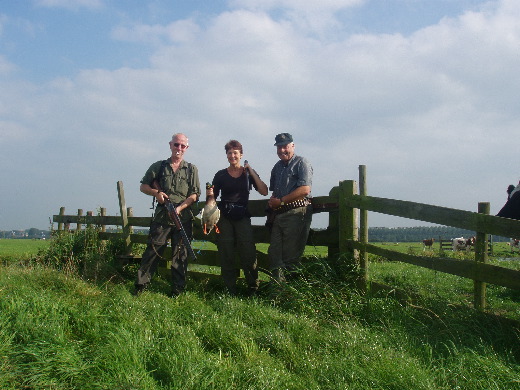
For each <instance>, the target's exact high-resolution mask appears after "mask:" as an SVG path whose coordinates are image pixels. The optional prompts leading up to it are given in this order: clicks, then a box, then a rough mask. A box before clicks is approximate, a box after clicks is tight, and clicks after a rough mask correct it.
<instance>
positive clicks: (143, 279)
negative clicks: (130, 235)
mask: <svg viewBox="0 0 520 390" xmlns="http://www.w3.org/2000/svg"><path fill="white" fill-rule="evenodd" d="M188 148H189V145H188V138H187V137H186V136H185V135H184V134H182V133H177V134H174V135H173V137H172V140H171V141H170V150H171V156H170V157H169V158H168V159H167V160H162V161H157V162H155V163H153V164H152V165H151V166H150V168H148V170H147V171H146V173H145V175H144V177H143V178H142V179H141V187H140V190H141V192H143V193H145V194H147V195H150V196H153V197H154V198H155V199H154V204H155V201H157V207H156V209H155V213H154V217H153V220H152V224H151V225H150V232H149V234H148V242H147V247H146V249H145V251H144V253H143V257H142V260H141V267H140V268H139V270H138V271H137V281H136V283H135V289H136V294H139V293H141V292H142V291H143V290H145V289H146V288H147V287H148V285H149V283H150V281H151V279H152V276H153V274H154V273H155V271H156V270H157V266H158V263H159V261H160V260H161V259H162V258H163V257H162V255H163V252H164V249H165V248H166V246H167V242H168V239H169V238H170V239H171V243H172V252H173V259H172V266H171V271H172V284H173V286H172V287H173V289H172V296H173V297H175V296H177V295H179V294H180V293H181V292H182V291H183V290H184V288H185V286H186V273H187V268H188V251H187V248H186V247H185V246H184V245H183V242H182V238H181V233H180V231H179V229H177V228H176V227H175V224H174V222H173V221H172V220H171V219H170V217H169V215H168V211H167V209H166V207H165V205H164V203H165V201H166V200H167V199H169V200H170V202H171V203H173V204H174V205H175V207H176V210H177V214H178V215H179V216H180V220H181V223H182V226H183V227H184V231H185V232H186V235H187V236H188V238H189V240H190V241H191V240H192V238H193V223H192V221H193V213H192V211H191V205H192V204H193V203H195V202H196V201H197V199H198V198H199V196H200V183H199V174H198V170H197V167H196V166H195V165H193V164H191V163H188V162H186V161H184V154H185V153H186V151H187V150H188ZM157 184H159V186H157ZM157 188H159V189H157Z"/></svg>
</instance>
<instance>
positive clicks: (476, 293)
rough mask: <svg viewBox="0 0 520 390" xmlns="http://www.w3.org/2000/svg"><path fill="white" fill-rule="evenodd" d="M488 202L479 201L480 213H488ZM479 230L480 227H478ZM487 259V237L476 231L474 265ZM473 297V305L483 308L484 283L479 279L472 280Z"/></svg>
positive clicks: (484, 306)
mask: <svg viewBox="0 0 520 390" xmlns="http://www.w3.org/2000/svg"><path fill="white" fill-rule="evenodd" d="M489 210H490V205H489V202H479V204H478V212H479V213H480V214H489ZM479 230H480V229H479ZM487 261H488V237H487V234H486V232H481V231H478V232H477V236H476V240H475V266H478V263H483V264H485V263H487ZM473 298H474V303H473V304H474V306H475V309H477V310H484V309H485V308H486V283H485V282H481V281H480V280H474V281H473Z"/></svg>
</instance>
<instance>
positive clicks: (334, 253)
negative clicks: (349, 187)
mask: <svg viewBox="0 0 520 390" xmlns="http://www.w3.org/2000/svg"><path fill="white" fill-rule="evenodd" d="M329 196H330V197H331V198H332V199H334V200H335V202H336V203H338V204H339V201H340V199H339V187H332V189H331V190H330V191H329ZM327 229H328V230H329V231H330V234H334V235H336V236H338V235H339V214H338V213H337V212H329V226H328V227H327ZM338 256H339V246H338V245H329V246H328V257H329V259H332V258H337V257H338Z"/></svg>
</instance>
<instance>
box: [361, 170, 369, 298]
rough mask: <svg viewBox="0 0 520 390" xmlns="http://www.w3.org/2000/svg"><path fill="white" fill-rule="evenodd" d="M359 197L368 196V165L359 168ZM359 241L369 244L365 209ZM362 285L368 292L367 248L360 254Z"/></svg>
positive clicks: (362, 210)
mask: <svg viewBox="0 0 520 390" xmlns="http://www.w3.org/2000/svg"><path fill="white" fill-rule="evenodd" d="M359 195H361V196H366V195H367V167H366V165H360V166H359ZM359 241H360V242H361V243H362V244H365V245H366V244H368V211H367V210H364V209H360V210H359ZM359 261H360V264H359V265H360V271H361V275H360V279H361V280H360V284H361V288H362V290H363V291H365V290H366V287H367V282H368V252H367V251H366V249H365V247H363V249H362V250H361V252H360V256H359Z"/></svg>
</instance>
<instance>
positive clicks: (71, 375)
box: [0, 234, 520, 390]
mask: <svg viewBox="0 0 520 390" xmlns="http://www.w3.org/2000/svg"><path fill="white" fill-rule="evenodd" d="M68 236H71V237H64V238H62V239H58V240H56V241H54V242H52V243H50V244H47V247H46V248H43V249H41V248H32V249H26V250H21V253H22V254H21V255H20V254H19V253H20V251H17V252H16V253H10V254H7V255H4V254H2V255H0V258H2V260H4V261H2V262H1V263H2V264H4V265H2V266H1V272H0V324H1V325H0V349H1V352H0V388H2V389H13V390H14V389H139V390H141V389H396V390H397V389H399V390H402V389H405V390H406V389H414V390H415V389H486V390H487V389H520V338H519V333H518V332H519V329H518V326H517V324H516V323H513V322H508V321H503V320H501V319H500V318H497V317H494V316H488V315H483V314H479V313H477V312H475V311H474V310H472V309H471V308H469V307H468V306H466V305H458V304H453V303H452V302H449V301H446V300H445V299H439V298H442V297H437V296H435V295H429V296H427V297H425V298H424V299H423V300H421V298H420V297H419V298H418V299H416V300H414V301H413V303H406V302H402V301H398V300H396V299H394V298H392V297H391V296H370V295H360V294H359V293H358V292H356V291H355V289H354V288H353V287H352V280H353V278H354V277H355V270H352V269H351V268H350V267H348V266H346V264H345V262H344V261H343V260H344V259H335V260H334V259H331V260H330V261H324V259H322V258H320V257H319V256H315V252H314V251H316V250H317V249H315V248H312V249H311V248H309V250H310V251H311V252H310V253H311V254H310V255H309V259H308V260H309V261H308V263H307V266H306V270H305V272H304V275H303V277H302V278H300V279H297V280H293V281H290V282H289V283H288V284H287V285H282V286H279V285H273V284H272V283H268V282H265V283H262V287H261V291H260V293H259V295H258V296H256V297H254V298H245V297H241V296H238V297H232V296H229V295H227V294H226V293H225V291H224V288H223V287H222V284H221V283H220V281H219V280H218V279H211V280H190V281H189V284H188V290H187V292H186V293H185V294H183V295H181V296H180V297H178V298H177V299H171V298H169V297H168V294H167V293H168V291H169V283H168V281H167V280H165V279H162V278H160V277H158V278H156V280H155V281H154V283H153V286H152V288H151V289H150V290H149V291H146V292H145V293H143V294H142V295H140V296H134V295H132V287H133V280H134V276H135V271H136V269H135V265H131V266H128V267H126V268H123V269H118V268H117V267H114V264H113V262H112V260H113V252H114V251H117V246H113V247H111V246H106V245H100V243H98V242H95V238H93V237H92V236H88V235H84V236H82V235H81V234H75V235H68ZM74 236H75V237H74ZM23 241H28V240H23ZM2 244H3V242H0V247H1V246H3V245H2ZM403 250H406V249H403ZM318 251H319V250H318ZM17 253H18V254H17ZM5 256H7V257H9V261H8V262H7V261H5ZM17 256H18V257H17ZM380 266H381V267H384V266H385V262H384V261H379V260H378V259H374V262H373V263H371V267H372V268H374V270H373V271H374V272H376V271H377V267H380ZM392 272H393V271H390V272H389V273H390V274H391V273H392ZM387 274H388V273H387ZM397 274H398V273H396V275H397ZM380 276H381V277H384V273H381V274H380ZM408 278H411V275H409V276H408V277H407V278H404V279H408ZM415 278H416V279H418V280H419V279H421V276H420V275H419V274H417V275H416V276H415ZM432 278H433V277H432ZM436 278H438V279H441V278H442V277H441V276H440V275H438V276H436ZM405 282H406V283H409V285H411V286H413V283H412V282H410V281H408V280H405ZM430 282H431V281H430ZM421 283H422V282H421ZM450 284H451V283H446V286H447V287H449V285H450ZM416 288H418V287H416ZM457 288H458V287H457ZM459 293H460V292H459ZM450 294H451V295H450V296H458V295H457V294H458V293H457V291H455V292H453V293H450ZM460 294H461V295H462V296H463V292H462V293H460Z"/></svg>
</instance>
